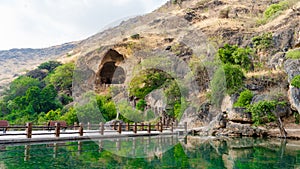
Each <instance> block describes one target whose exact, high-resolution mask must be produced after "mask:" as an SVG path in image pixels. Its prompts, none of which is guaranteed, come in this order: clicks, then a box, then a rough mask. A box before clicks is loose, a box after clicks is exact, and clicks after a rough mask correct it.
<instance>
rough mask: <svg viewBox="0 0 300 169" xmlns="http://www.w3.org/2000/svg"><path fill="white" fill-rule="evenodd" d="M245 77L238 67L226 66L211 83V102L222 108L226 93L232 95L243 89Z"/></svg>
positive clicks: (218, 71) (216, 73) (219, 70)
mask: <svg viewBox="0 0 300 169" xmlns="http://www.w3.org/2000/svg"><path fill="white" fill-rule="evenodd" d="M244 79H245V75H244V73H243V71H242V70H241V68H240V67H239V66H237V65H230V64H225V65H223V66H221V67H220V68H219V69H218V70H217V71H216V72H215V74H214V77H213V79H212V81H211V84H210V88H211V101H212V103H213V104H214V105H216V106H217V107H218V106H220V104H221V101H222V99H223V97H224V95H225V93H227V94H229V95H231V94H233V93H235V92H237V91H238V90H239V89H240V88H242V87H243V84H244Z"/></svg>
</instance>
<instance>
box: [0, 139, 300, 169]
mask: <svg viewBox="0 0 300 169" xmlns="http://www.w3.org/2000/svg"><path fill="white" fill-rule="evenodd" d="M0 168H1V169H2V168H12V169H15V168H22V169H23V168H214V169H215V168H228V169H242V168H287V169H289V168H300V142H299V141H292V140H264V139H253V138H240V139H232V138H222V139H221V138H207V137H204V138H203V137H192V136H188V137H187V138H186V139H182V138H178V137H177V136H157V137H139V138H118V139H108V140H93V141H76V142H58V143H48V144H30V145H7V146H4V145H2V146H0Z"/></svg>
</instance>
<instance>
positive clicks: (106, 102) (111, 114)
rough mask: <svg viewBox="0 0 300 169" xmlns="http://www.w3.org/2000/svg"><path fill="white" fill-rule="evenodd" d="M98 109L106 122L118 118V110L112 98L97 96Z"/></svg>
mask: <svg viewBox="0 0 300 169" xmlns="http://www.w3.org/2000/svg"><path fill="white" fill-rule="evenodd" d="M96 100H97V105H98V108H99V110H100V112H101V114H102V116H103V118H104V119H105V120H106V121H110V120H113V119H115V118H116V117H117V109H116V105H115V103H114V102H113V101H112V100H111V97H110V96H108V95H107V96H102V95H97V96H96Z"/></svg>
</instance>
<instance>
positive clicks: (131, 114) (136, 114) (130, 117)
mask: <svg viewBox="0 0 300 169" xmlns="http://www.w3.org/2000/svg"><path fill="white" fill-rule="evenodd" d="M117 109H118V111H119V112H120V113H121V115H122V116H123V117H124V118H126V119H127V121H131V122H142V121H144V117H143V114H142V113H141V112H140V111H139V110H136V109H133V108H132V107H131V105H129V104H128V103H127V102H126V101H125V102H120V103H118V104H117Z"/></svg>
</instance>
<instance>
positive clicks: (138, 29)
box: [12, 0, 300, 136]
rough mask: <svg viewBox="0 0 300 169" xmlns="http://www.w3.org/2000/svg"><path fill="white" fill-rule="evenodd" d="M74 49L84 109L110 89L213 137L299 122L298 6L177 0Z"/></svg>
mask: <svg viewBox="0 0 300 169" xmlns="http://www.w3.org/2000/svg"><path fill="white" fill-rule="evenodd" d="M72 45H73V46H72ZM72 45H71V46H69V47H70V48H68V47H67V48H68V49H71V48H74V49H73V53H72V55H74V56H78V57H77V61H76V70H75V76H74V79H73V92H72V94H73V97H74V98H75V101H79V103H80V104H84V103H83V100H86V99H81V98H82V97H84V96H85V94H86V93H87V92H90V91H93V92H95V93H97V94H102V95H104V94H108V93H109V92H110V93H111V95H112V99H113V101H114V102H115V103H117V106H118V105H119V104H121V103H122V104H123V103H124V102H126V104H128V105H130V106H131V107H132V108H134V109H136V110H141V111H142V112H143V115H144V116H147V117H148V116H152V114H154V115H156V116H162V117H163V119H164V121H165V123H169V122H171V121H172V120H174V118H177V119H179V120H180V122H182V123H183V122H188V124H189V127H190V128H195V127H202V126H207V127H205V128H201V129H200V130H199V133H202V134H203V133H204V134H210V135H247V136H258V135H264V134H265V133H266V132H265V131H264V129H261V128H254V127H253V125H255V126H256V125H264V124H268V126H272V125H273V123H274V122H277V123H278V124H277V126H281V128H282V121H283V123H284V124H286V123H290V122H291V123H295V122H296V121H297V120H298V121H299V117H296V116H294V115H295V114H297V112H300V97H299V96H300V95H299V93H300V91H299V88H300V69H299V67H300V63H299V59H300V51H299V47H300V3H299V2H298V1H297V0H282V1H279V0H277V1H270V0H262V1H259V2H256V1H253V0H243V1H240V0H170V1H169V2H167V3H166V4H165V5H164V6H162V7H161V8H159V9H157V10H155V11H154V12H152V13H150V14H147V15H144V16H138V17H135V18H132V19H129V20H127V21H124V22H122V23H121V24H120V25H119V26H117V27H114V28H110V29H107V30H105V31H103V32H100V33H98V34H96V35H94V36H92V37H90V38H88V39H86V40H83V41H81V42H79V43H78V44H72ZM64 52H67V50H65V51H64ZM64 52H62V53H64ZM44 57H47V56H44ZM12 59H13V58H12ZM12 62H14V63H18V62H17V60H16V59H15V60H13V61H12ZM125 107H126V106H125ZM123 108H124V107H123ZM118 110H119V111H120V112H121V109H118ZM121 113H122V112H121ZM151 113H152V114H151ZM131 117H132V116H131ZM272 122H273V123H272ZM273 126H274V125H273ZM275 126H276V124H275ZM281 134H282V133H281Z"/></svg>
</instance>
